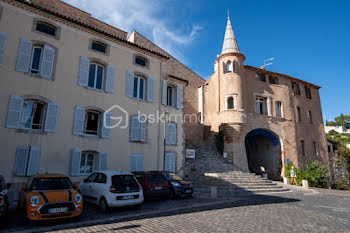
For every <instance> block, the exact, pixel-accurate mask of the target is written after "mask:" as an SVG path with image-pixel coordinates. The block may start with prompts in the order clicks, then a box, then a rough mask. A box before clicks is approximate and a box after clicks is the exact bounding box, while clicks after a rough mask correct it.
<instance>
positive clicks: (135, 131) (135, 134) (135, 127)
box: [130, 116, 141, 141]
mask: <svg viewBox="0 0 350 233" xmlns="http://www.w3.org/2000/svg"><path fill="white" fill-rule="evenodd" d="M140 128H141V125H140V121H139V117H138V116H133V117H131V127H130V140H131V141H139V140H140Z"/></svg>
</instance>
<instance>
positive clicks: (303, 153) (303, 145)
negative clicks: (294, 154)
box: [300, 140, 305, 156]
mask: <svg viewBox="0 0 350 233" xmlns="http://www.w3.org/2000/svg"><path fill="white" fill-rule="evenodd" d="M300 143H301V154H302V155H303V156H305V144H304V140H301V141H300Z"/></svg>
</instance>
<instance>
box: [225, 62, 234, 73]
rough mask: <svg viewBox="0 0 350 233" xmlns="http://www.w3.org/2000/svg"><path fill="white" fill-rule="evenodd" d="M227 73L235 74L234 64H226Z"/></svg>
mask: <svg viewBox="0 0 350 233" xmlns="http://www.w3.org/2000/svg"><path fill="white" fill-rule="evenodd" d="M226 71H227V73H232V72H233V62H231V61H228V62H227V64H226Z"/></svg>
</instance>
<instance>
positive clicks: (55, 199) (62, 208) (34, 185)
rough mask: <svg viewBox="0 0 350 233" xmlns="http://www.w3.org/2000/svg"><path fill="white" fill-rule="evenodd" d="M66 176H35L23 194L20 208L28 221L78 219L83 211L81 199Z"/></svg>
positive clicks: (25, 187)
mask: <svg viewBox="0 0 350 233" xmlns="http://www.w3.org/2000/svg"><path fill="white" fill-rule="evenodd" d="M76 187H77V185H75V186H74V185H73V184H72V182H71V180H70V179H69V177H68V176H65V175H52V174H51V175H48V174H46V175H35V176H32V177H31V179H30V181H29V183H28V185H23V187H22V190H23V192H24V195H23V200H22V201H21V207H23V208H24V209H25V215H26V217H27V218H28V219H29V220H46V219H61V218H69V217H78V216H80V215H81V213H82V211H83V199H82V196H81V195H80V193H79V192H78V191H77V190H75V188H76Z"/></svg>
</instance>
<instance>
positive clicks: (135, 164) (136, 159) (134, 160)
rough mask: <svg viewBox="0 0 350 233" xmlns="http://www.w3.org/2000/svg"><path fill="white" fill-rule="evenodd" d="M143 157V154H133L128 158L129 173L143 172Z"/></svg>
mask: <svg viewBox="0 0 350 233" xmlns="http://www.w3.org/2000/svg"><path fill="white" fill-rule="evenodd" d="M143 161H144V156H143V154H133V155H131V156H130V171H131V172H136V171H143V170H144V166H143Z"/></svg>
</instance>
